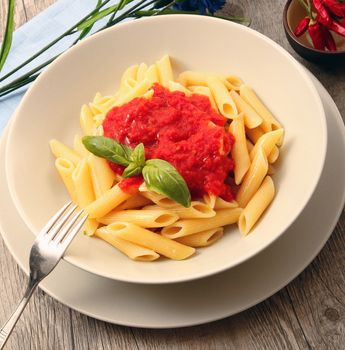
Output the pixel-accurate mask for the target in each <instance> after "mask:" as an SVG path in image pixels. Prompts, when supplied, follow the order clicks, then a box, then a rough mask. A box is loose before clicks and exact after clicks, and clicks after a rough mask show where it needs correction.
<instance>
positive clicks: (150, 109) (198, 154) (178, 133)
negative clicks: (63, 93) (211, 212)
mask: <svg viewBox="0 0 345 350" xmlns="http://www.w3.org/2000/svg"><path fill="white" fill-rule="evenodd" d="M153 89H154V94H153V96H152V98H150V99H145V98H136V99H134V100H132V101H131V102H129V103H127V104H125V105H123V106H121V107H114V108H113V109H111V110H110V111H109V112H108V113H107V116H106V118H105V120H104V122H103V128H104V136H106V137H110V138H113V139H115V140H117V141H118V142H120V143H123V144H126V145H128V146H130V147H135V146H136V145H138V144H139V143H143V144H144V146H145V156H146V159H152V158H159V159H164V160H166V161H168V162H170V163H171V164H172V165H173V166H174V167H175V168H176V169H177V170H178V171H179V173H180V174H181V175H182V176H183V178H184V179H185V181H186V183H187V185H188V188H189V190H190V192H191V194H192V196H193V197H194V198H196V197H200V196H202V195H204V194H206V193H210V194H215V195H217V196H221V197H222V198H224V199H226V200H231V199H233V198H234V195H233V191H232V190H231V187H230V185H228V184H226V183H225V181H226V179H227V177H228V176H229V173H230V172H231V171H232V170H233V168H234V161H233V160H232V159H231V158H230V157H229V152H230V150H231V147H232V145H233V143H234V137H233V136H232V135H231V134H230V133H228V132H227V131H226V130H225V128H224V125H225V123H226V118H224V117H223V116H221V115H219V114H218V113H216V112H215V111H214V110H213V109H212V107H211V105H210V102H209V100H208V98H207V97H205V96H202V95H196V94H194V95H191V96H190V97H188V96H186V95H185V94H184V93H182V92H178V91H176V92H170V91H168V90H167V89H165V88H164V87H162V86H160V85H159V84H155V85H154V86H153ZM111 167H112V169H113V170H114V171H115V172H116V173H118V174H122V171H123V167H121V166H118V165H116V164H111Z"/></svg>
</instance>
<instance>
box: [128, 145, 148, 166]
mask: <svg viewBox="0 0 345 350" xmlns="http://www.w3.org/2000/svg"><path fill="white" fill-rule="evenodd" d="M131 160H132V162H134V163H136V164H137V165H140V166H141V167H143V166H144V165H145V148H144V145H143V144H142V143H139V145H137V146H136V147H135V148H134V150H133V152H132V154H131Z"/></svg>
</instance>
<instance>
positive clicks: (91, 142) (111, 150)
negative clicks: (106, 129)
mask: <svg viewBox="0 0 345 350" xmlns="http://www.w3.org/2000/svg"><path fill="white" fill-rule="evenodd" d="M82 141H83V144H84V146H85V147H86V149H87V150H88V151H90V152H91V153H93V154H94V155H96V156H98V157H102V158H105V159H107V160H109V161H111V162H113V163H116V164H120V165H123V166H128V165H129V164H130V163H131V160H130V154H131V152H132V150H131V149H130V148H129V147H127V146H123V145H121V143H119V142H117V141H115V140H113V139H111V138H109V137H104V136H84V137H83V139H82Z"/></svg>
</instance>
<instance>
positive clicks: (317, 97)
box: [5, 14, 327, 284]
mask: <svg viewBox="0 0 345 350" xmlns="http://www.w3.org/2000/svg"><path fill="white" fill-rule="evenodd" d="M181 18H182V19H185V18H186V19H188V21H193V20H196V21H205V22H207V21H208V22H209V23H212V22H224V23H226V25H229V26H238V27H241V30H244V31H247V32H249V33H251V34H252V35H255V36H257V37H258V38H259V39H261V40H263V41H265V42H266V43H268V44H269V45H270V46H273V47H274V49H275V50H277V51H278V52H279V53H280V54H282V55H284V56H285V57H286V58H287V59H288V60H289V61H290V62H291V64H293V65H294V68H295V69H296V70H297V71H298V72H299V74H300V76H301V77H302V78H303V79H304V81H305V83H306V85H307V86H308V87H309V92H310V94H312V95H313V97H314V99H315V102H316V103H317V108H318V109H319V111H320V115H322V118H321V124H322V136H323V139H322V140H318V142H319V143H322V145H323V147H322V154H320V155H319V159H320V162H319V164H318V169H317V171H316V172H315V175H316V176H315V177H314V178H313V182H312V184H311V186H310V190H309V193H307V194H306V195H305V196H304V200H303V201H301V204H300V205H299V210H296V211H295V213H294V215H293V216H291V218H290V220H289V221H288V222H287V223H286V224H285V226H283V228H282V229H281V231H280V232H279V233H277V235H276V236H275V237H272V238H271V239H269V240H267V241H266V242H265V244H264V245H262V246H260V247H258V249H257V250H255V251H254V252H251V253H249V254H246V255H243V257H242V258H239V259H237V260H236V261H233V262H231V264H229V265H224V266H222V267H218V268H213V269H209V270H207V271H206V272H204V271H201V272H199V273H196V274H194V275H193V276H189V277H179V276H176V277H175V278H174V279H172V278H171V277H169V278H168V279H164V276H162V279H161V280H159V281H157V280H156V279H152V280H150V279H147V278H140V277H139V278H137V279H133V278H126V277H123V276H120V277H119V276H114V275H113V274H109V273H106V272H103V271H99V270H98V269H94V268H92V267H90V266H85V264H84V263H81V262H80V261H79V260H78V258H75V257H73V256H65V257H63V259H64V260H65V261H67V262H68V263H70V264H72V265H74V266H77V267H79V268H81V269H83V270H85V271H87V272H90V273H93V274H95V275H98V276H101V277H105V278H109V279H114V280H117V281H122V282H128V283H140V284H170V283H181V282H188V281H193V280H196V279H199V278H204V277H208V276H211V275H214V274H217V273H220V272H223V271H225V270H227V269H230V268H233V267H235V266H237V265H239V264H241V263H243V262H245V261H246V260H249V259H251V258H253V257H254V256H256V255H257V254H259V253H260V252H261V251H263V250H264V249H266V248H267V247H268V246H269V245H271V244H272V243H273V242H274V241H275V240H276V239H278V238H279V237H280V236H281V235H282V234H283V233H284V232H285V231H286V230H287V229H288V228H289V227H290V226H291V224H292V223H293V222H294V221H295V220H296V219H297V217H298V216H299V215H300V214H301V213H302V212H303V210H304V208H305V206H306V205H307V203H308V202H309V200H310V198H311V196H312V194H313V193H314V192H315V189H316V187H317V185H318V182H319V179H320V177H321V173H322V170H323V167H324V164H325V159H326V151H327V124H326V116H325V111H324V107H323V104H322V101H321V98H320V95H319V94H318V92H317V89H316V87H315V85H314V84H313V82H312V80H311V78H310V76H309V75H308V73H307V70H306V68H304V67H303V66H302V65H301V64H300V63H299V62H298V61H297V60H296V59H295V58H294V57H293V56H292V55H291V54H290V53H289V52H288V51H286V50H285V49H284V48H283V47H281V46H280V45H279V44H277V43H276V42H275V41H273V40H272V39H270V38H268V37H267V36H265V35H264V34H262V33H260V32H258V31H256V30H254V29H252V28H249V27H246V26H244V25H241V24H238V23H235V22H231V21H228V20H225V19H221V18H216V17H209V16H202V15H193V14H174V15H162V16H153V17H145V18H140V19H136V20H131V21H128V22H123V23H119V24H117V25H116V26H114V27H110V28H107V29H104V30H102V31H100V32H98V33H95V34H93V35H92V36H90V37H88V38H86V39H84V40H83V41H81V42H79V43H78V44H77V45H75V46H73V47H71V48H70V49H68V50H67V51H65V52H63V53H62V54H61V55H60V56H59V57H58V58H57V59H56V60H54V61H53V62H52V63H50V64H49V66H48V67H47V69H45V70H44V71H43V72H42V73H41V74H40V75H39V76H38V78H37V79H36V81H34V83H33V84H32V85H31V86H30V88H29V89H28V91H27V92H26V93H25V95H24V96H23V98H22V100H21V101H20V104H19V106H18V107H17V110H16V111H15V113H14V115H13V116H12V118H11V123H10V125H9V130H8V140H10V139H11V136H12V134H13V133H14V130H15V127H16V123H17V121H18V119H19V118H18V116H19V115H20V112H21V109H22V108H23V105H24V103H25V101H26V100H28V99H29V98H30V96H31V94H32V91H33V90H34V89H35V88H36V86H37V85H39V82H40V81H41V80H42V79H44V78H45V77H46V75H49V74H50V70H51V69H52V68H53V67H55V66H56V65H59V64H60V62H61V61H63V60H64V59H65V58H66V57H68V56H69V55H73V54H74V52H75V51H76V50H78V49H79V48H80V47H82V46H84V45H88V43H89V42H91V41H94V40H97V39H98V38H100V37H101V36H104V35H107V34H108V33H109V32H111V31H116V30H117V28H123V27H126V26H133V25H138V23H142V22H161V21H175V19H177V20H178V19H181ZM139 25H140V24H139ZM191 25H192V24H191ZM8 145H9V142H7V144H6V154H5V162H6V178H7V183H8V188H9V192H10V195H11V197H12V200H13V202H14V204H15V206H16V208H17V210H18V213H19V215H20V216H21V218H22V219H23V221H24V223H25V224H26V225H27V226H28V228H29V229H30V231H31V232H33V234H35V233H34V232H35V231H36V229H35V228H34V226H33V224H32V223H31V220H30V218H29V217H28V216H27V214H26V212H25V210H24V208H23V206H22V205H21V202H20V200H19V198H18V196H17V193H16V190H15V186H14V183H13V182H12V181H11V180H10V179H11V176H10V171H9V167H8V159H9V152H10V151H9V146H8Z"/></svg>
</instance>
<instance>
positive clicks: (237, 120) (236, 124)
mask: <svg viewBox="0 0 345 350" xmlns="http://www.w3.org/2000/svg"><path fill="white" fill-rule="evenodd" d="M229 132H230V133H231V134H232V135H233V136H234V137H235V143H234V144H233V146H232V149H231V155H232V158H233V159H234V161H235V168H234V174H235V183H236V185H239V184H240V183H241V182H242V179H243V177H244V175H245V174H246V173H247V171H248V169H249V167H250V157H249V153H248V148H247V143H246V134H245V129H244V120H243V114H242V113H241V114H239V115H238V116H235V117H234V118H233V120H232V122H231V124H230V126H229Z"/></svg>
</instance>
